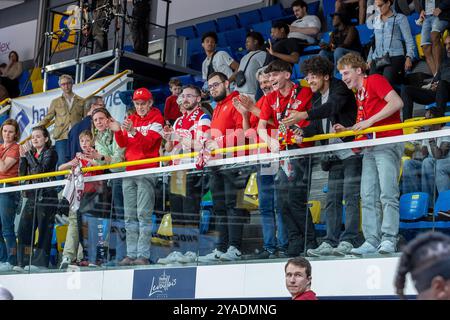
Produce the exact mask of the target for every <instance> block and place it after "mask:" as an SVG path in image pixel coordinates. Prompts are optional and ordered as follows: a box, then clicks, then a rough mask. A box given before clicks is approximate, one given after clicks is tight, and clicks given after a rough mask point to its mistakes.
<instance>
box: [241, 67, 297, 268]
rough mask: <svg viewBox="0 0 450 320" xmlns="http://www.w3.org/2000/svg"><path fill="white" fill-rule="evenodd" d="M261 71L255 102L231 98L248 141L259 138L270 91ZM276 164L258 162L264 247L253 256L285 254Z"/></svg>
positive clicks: (270, 126) (258, 74) (252, 141)
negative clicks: (277, 198) (276, 181)
mask: <svg viewBox="0 0 450 320" xmlns="http://www.w3.org/2000/svg"><path fill="white" fill-rule="evenodd" d="M264 71H265V69H263V68H262V69H259V70H258V72H257V73H256V78H257V79H258V82H259V87H260V88H261V91H262V92H263V93H264V95H263V96H262V97H261V98H260V99H259V100H258V101H257V102H256V103H254V102H253V100H252V99H251V98H250V97H248V96H244V95H241V96H240V97H239V100H238V99H236V98H235V100H234V101H233V104H234V107H235V108H236V109H237V110H238V111H239V112H240V113H241V114H242V119H243V122H242V124H243V127H244V130H245V135H246V137H247V138H249V139H250V141H251V142H250V143H256V142H258V141H259V138H258V135H257V130H258V122H259V116H260V114H261V106H262V105H263V104H264V101H265V100H266V97H267V96H268V95H269V94H270V93H271V92H272V83H271V82H270V77H269V75H268V74H267V73H265V72H264ZM269 121H270V122H269V123H268V127H267V129H268V130H269V132H271V131H272V130H276V128H275V127H274V126H273V120H269ZM278 168H279V164H278V161H270V162H264V163H260V164H258V166H257V182H258V204H259V212H260V214H261V224H262V232H263V248H262V250H261V251H260V252H259V253H258V254H257V255H256V256H255V258H257V259H273V258H284V257H286V250H287V245H288V238H287V228H286V226H285V225H284V223H283V219H282V218H281V206H278V205H277V201H276V192H275V191H276V189H275V177H276V173H277V172H278ZM275 210H276V212H275Z"/></svg>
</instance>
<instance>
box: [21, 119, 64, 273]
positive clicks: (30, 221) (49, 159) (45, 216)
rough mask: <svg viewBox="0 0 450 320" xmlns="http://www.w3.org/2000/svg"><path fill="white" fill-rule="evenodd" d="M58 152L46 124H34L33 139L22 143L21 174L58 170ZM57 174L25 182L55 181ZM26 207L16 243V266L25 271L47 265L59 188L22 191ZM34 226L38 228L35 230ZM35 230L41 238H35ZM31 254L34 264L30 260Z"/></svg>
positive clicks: (35, 269) (25, 182) (46, 266)
mask: <svg viewBox="0 0 450 320" xmlns="http://www.w3.org/2000/svg"><path fill="white" fill-rule="evenodd" d="M57 161H58V155H57V154H56V151H55V149H54V148H53V146H52V140H50V134H49V133H48V131H47V129H46V128H45V127H42V126H40V127H34V128H33V130H32V132H31V142H27V143H25V144H23V145H21V146H20V163H19V174H20V175H21V176H26V175H31V174H39V173H45V172H52V171H55V169H56V162H57ZM54 180H55V178H54V177H49V178H42V179H36V180H28V181H24V184H33V183H38V182H49V181H54ZM22 192H23V193H22V194H23V198H24V200H25V206H24V208H23V210H22V214H21V216H20V223H19V229H18V232H17V233H18V236H17V240H18V241H17V243H18V250H17V258H18V261H17V265H18V267H21V268H23V267H25V270H26V271H37V270H39V269H40V268H44V269H46V268H48V263H49V260H50V249H51V242H52V235H53V225H54V221H55V214H56V208H57V206H58V194H57V192H56V188H52V187H46V188H42V189H34V190H25V191H22ZM33 227H34V228H35V230H33ZM36 230H38V232H39V237H38V238H37V244H36V245H35V243H36V241H35V240H36V239H34V235H35V232H36ZM30 255H31V265H29V263H30Z"/></svg>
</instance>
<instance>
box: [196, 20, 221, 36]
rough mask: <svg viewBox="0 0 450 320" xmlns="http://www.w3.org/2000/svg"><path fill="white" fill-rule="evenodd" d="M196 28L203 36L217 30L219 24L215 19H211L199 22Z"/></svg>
mask: <svg viewBox="0 0 450 320" xmlns="http://www.w3.org/2000/svg"><path fill="white" fill-rule="evenodd" d="M195 29H197V34H198V35H199V37H201V36H202V35H203V34H205V33H206V32H211V31H214V32H217V25H216V21H215V20H210V21H206V22H201V23H197V24H196V25H195Z"/></svg>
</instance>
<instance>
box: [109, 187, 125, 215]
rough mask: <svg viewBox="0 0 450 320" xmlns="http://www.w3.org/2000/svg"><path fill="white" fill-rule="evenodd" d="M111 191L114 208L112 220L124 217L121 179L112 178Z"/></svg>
mask: <svg viewBox="0 0 450 320" xmlns="http://www.w3.org/2000/svg"><path fill="white" fill-rule="evenodd" d="M110 181H111V189H112V190H111V192H112V201H113V208H114V220H118V219H121V220H123V219H124V211H123V191H122V179H112V180H110Z"/></svg>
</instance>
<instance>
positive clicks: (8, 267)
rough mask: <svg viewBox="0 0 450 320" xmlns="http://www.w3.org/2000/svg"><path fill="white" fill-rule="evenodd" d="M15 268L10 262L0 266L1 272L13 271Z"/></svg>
mask: <svg viewBox="0 0 450 320" xmlns="http://www.w3.org/2000/svg"><path fill="white" fill-rule="evenodd" d="M13 267H14V266H13V265H11V264H10V263H9V262H5V263H3V264H2V265H1V266H0V272H7V271H12V269H13Z"/></svg>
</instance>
